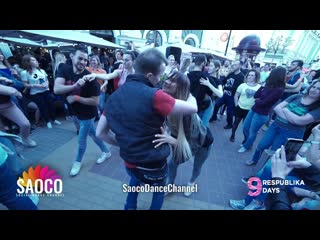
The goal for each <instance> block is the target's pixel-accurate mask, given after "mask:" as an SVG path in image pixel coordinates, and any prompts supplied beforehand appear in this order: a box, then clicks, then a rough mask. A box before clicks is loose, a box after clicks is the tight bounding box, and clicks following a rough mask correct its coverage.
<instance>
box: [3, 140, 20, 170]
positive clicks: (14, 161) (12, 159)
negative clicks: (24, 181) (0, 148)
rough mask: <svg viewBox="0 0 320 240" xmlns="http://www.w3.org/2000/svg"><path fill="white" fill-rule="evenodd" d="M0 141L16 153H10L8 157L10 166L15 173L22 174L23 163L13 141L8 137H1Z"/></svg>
mask: <svg viewBox="0 0 320 240" xmlns="http://www.w3.org/2000/svg"><path fill="white" fill-rule="evenodd" d="M0 143H2V144H3V145H5V146H6V147H8V148H9V149H10V150H11V151H12V152H13V153H14V154H13V155H10V154H9V155H8V158H7V163H8V167H9V168H10V169H11V171H12V172H13V174H14V175H18V174H21V172H22V170H23V169H22V164H21V162H20V161H19V159H18V156H17V151H16V148H15V146H14V144H13V143H12V142H11V140H10V139H9V138H6V137H0Z"/></svg>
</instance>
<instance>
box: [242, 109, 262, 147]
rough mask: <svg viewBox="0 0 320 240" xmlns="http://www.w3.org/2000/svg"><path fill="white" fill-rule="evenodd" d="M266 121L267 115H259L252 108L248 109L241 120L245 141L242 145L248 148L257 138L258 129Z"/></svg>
mask: <svg viewBox="0 0 320 240" xmlns="http://www.w3.org/2000/svg"><path fill="white" fill-rule="evenodd" d="M267 121H268V115H260V114H258V113H256V112H254V111H252V110H250V111H249V113H248V115H247V117H246V118H245V120H244V122H243V135H244V139H245V142H244V143H243V147H245V148H246V149H249V148H251V147H252V145H253V143H254V141H255V140H256V138H257V134H258V131H259V129H260V128H261V127H262V125H263V124H265V123H266V122H267Z"/></svg>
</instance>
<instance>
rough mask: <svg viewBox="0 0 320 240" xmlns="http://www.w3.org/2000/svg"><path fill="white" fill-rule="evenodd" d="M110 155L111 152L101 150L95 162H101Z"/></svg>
mask: <svg viewBox="0 0 320 240" xmlns="http://www.w3.org/2000/svg"><path fill="white" fill-rule="evenodd" d="M110 157H111V152H103V153H102V154H101V156H100V157H99V158H98V159H97V161H96V163H98V164H100V163H103V162H104V161H105V160H107V159H108V158H110Z"/></svg>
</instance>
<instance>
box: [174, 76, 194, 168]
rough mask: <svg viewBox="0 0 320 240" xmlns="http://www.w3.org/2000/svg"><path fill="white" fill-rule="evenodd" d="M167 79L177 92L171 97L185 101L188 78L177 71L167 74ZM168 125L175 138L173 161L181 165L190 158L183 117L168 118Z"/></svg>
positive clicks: (187, 95)
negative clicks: (174, 85) (173, 83)
mask: <svg viewBox="0 0 320 240" xmlns="http://www.w3.org/2000/svg"><path fill="white" fill-rule="evenodd" d="M169 78H170V79H171V81H175V82H176V84H177V90H176V92H175V93H174V94H173V95H172V96H173V97H174V98H176V99H180V100H184V101H186V100H187V99H188V97H189V94H190V81H189V78H188V77H187V76H186V75H185V74H183V73H182V72H178V71H174V72H172V73H171V74H169ZM168 124H169V128H170V129H171V131H172V132H173V133H174V134H175V135H176V136H177V144H176V146H175V147H174V150H173V156H174V161H175V163H177V164H180V163H183V162H185V161H186V160H188V159H190V158H191V157H192V152H191V148H190V145H189V143H188V141H187V138H186V135H185V126H184V121H183V115H182V114H181V115H172V116H168ZM188 127H190V126H186V128H188Z"/></svg>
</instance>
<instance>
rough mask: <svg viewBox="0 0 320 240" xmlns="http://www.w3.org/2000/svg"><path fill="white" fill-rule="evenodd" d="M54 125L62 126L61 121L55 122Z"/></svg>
mask: <svg viewBox="0 0 320 240" xmlns="http://www.w3.org/2000/svg"><path fill="white" fill-rule="evenodd" d="M53 123H54V124H56V125H61V122H60V121H58V120H54V122H53Z"/></svg>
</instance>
